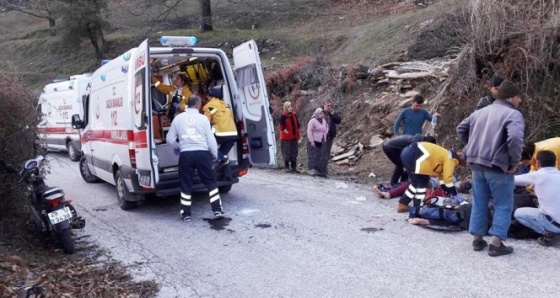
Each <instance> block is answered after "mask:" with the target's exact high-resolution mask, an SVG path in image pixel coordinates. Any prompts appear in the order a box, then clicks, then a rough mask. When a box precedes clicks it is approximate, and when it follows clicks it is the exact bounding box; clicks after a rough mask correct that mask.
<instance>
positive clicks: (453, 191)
mask: <svg viewBox="0 0 560 298" xmlns="http://www.w3.org/2000/svg"><path fill="white" fill-rule="evenodd" d="M440 186H441V189H443V191H445V192H446V193H447V194H448V195H450V196H456V195H457V188H455V186H452V187H447V186H446V185H445V184H442V185H440Z"/></svg>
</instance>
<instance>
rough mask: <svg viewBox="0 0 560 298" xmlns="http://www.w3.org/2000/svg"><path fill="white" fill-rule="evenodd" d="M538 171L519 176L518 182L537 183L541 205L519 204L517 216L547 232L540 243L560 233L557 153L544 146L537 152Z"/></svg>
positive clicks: (522, 221) (559, 190)
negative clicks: (528, 205) (534, 206)
mask: <svg viewBox="0 0 560 298" xmlns="http://www.w3.org/2000/svg"><path fill="white" fill-rule="evenodd" d="M537 169H538V170H537V171H535V172H530V173H527V174H523V175H516V176H515V185H521V186H525V185H534V187H535V195H536V196H537V198H538V199H539V207H538V208H529V207H524V208H519V209H517V210H515V213H514V216H515V219H517V221H519V222H520V223H521V224H523V225H524V226H526V227H528V228H530V229H532V230H534V231H535V232H537V233H540V234H543V235H544V236H543V237H541V238H539V244H541V245H545V246H548V245H551V244H553V241H554V234H559V233H560V171H559V170H558V169H557V168H556V155H555V154H554V153H553V152H552V151H548V150H543V151H541V152H539V153H538V154H537Z"/></svg>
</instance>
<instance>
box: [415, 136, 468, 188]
mask: <svg viewBox="0 0 560 298" xmlns="http://www.w3.org/2000/svg"><path fill="white" fill-rule="evenodd" d="M417 144H418V145H417V146H418V149H419V150H420V151H421V152H422V154H421V155H420V156H419V157H417V158H416V167H415V173H416V174H420V175H429V176H437V177H438V180H439V183H440V184H445V186H447V187H453V172H455V168H456V167H457V165H458V164H459V160H457V158H453V156H452V155H451V151H450V150H447V149H445V148H443V147H441V146H438V145H436V144H432V143H428V142H419V143H417Z"/></svg>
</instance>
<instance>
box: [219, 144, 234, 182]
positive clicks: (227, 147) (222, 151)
mask: <svg viewBox="0 0 560 298" xmlns="http://www.w3.org/2000/svg"><path fill="white" fill-rule="evenodd" d="M237 140H238V138H237V136H228V137H216V142H217V143H218V145H220V147H219V148H218V160H220V161H221V162H224V163H225V162H226V161H227V160H228V158H227V155H228V153H229V151H231V148H233V146H234V145H235V142H237ZM223 169H224V172H225V173H226V178H230V179H231V178H233V176H232V173H231V166H230V165H229V163H225V164H224V166H223Z"/></svg>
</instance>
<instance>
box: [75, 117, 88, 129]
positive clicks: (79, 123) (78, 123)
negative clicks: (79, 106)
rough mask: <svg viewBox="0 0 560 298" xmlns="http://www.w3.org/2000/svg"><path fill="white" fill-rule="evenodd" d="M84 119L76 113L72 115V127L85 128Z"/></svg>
mask: <svg viewBox="0 0 560 298" xmlns="http://www.w3.org/2000/svg"><path fill="white" fill-rule="evenodd" d="M84 127H85V125H84V121H82V120H81V119H80V115H78V114H74V115H72V128H74V129H82V128H84Z"/></svg>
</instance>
